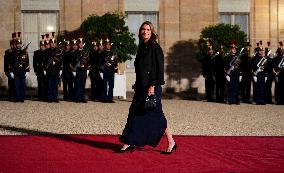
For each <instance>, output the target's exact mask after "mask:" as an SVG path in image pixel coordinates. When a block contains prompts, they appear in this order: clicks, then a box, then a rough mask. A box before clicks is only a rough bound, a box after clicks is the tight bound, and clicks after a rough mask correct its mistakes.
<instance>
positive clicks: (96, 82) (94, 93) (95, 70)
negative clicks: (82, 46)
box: [89, 38, 103, 101]
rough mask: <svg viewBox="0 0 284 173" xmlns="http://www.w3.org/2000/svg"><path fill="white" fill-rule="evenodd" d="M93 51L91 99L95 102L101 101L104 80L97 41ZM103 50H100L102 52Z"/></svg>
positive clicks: (91, 53)
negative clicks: (101, 73)
mask: <svg viewBox="0 0 284 173" xmlns="http://www.w3.org/2000/svg"><path fill="white" fill-rule="evenodd" d="M92 44H93V49H92V51H91V52H90V56H89V57H90V58H89V59H90V61H89V63H90V74H89V76H90V80H91V99H92V100H93V101H97V100H101V99H102V98H101V92H100V91H101V88H102V78H101V76H100V72H99V47H98V44H100V43H97V41H96V39H95V38H94V41H93V43H92ZM102 51H103V49H101V50H100V52H102Z"/></svg>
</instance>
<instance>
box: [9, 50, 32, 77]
mask: <svg viewBox="0 0 284 173" xmlns="http://www.w3.org/2000/svg"><path fill="white" fill-rule="evenodd" d="M11 64H12V71H13V72H14V74H19V73H21V74H23V73H26V72H29V71H30V66H29V56H28V54H27V52H25V51H24V50H21V49H15V50H14V51H13V53H12V63H11Z"/></svg>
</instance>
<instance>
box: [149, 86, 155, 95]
mask: <svg viewBox="0 0 284 173" xmlns="http://www.w3.org/2000/svg"><path fill="white" fill-rule="evenodd" d="M154 93H155V86H150V87H149V89H148V96H150V95H153V94H154Z"/></svg>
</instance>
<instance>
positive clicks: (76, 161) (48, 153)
mask: <svg viewBox="0 0 284 173" xmlns="http://www.w3.org/2000/svg"><path fill="white" fill-rule="evenodd" d="M175 139H176V142H177V144H178V148H177V152H175V153H173V154H172V155H161V154H160V151H162V150H164V149H165V148H166V138H163V139H162V141H161V143H160V145H159V146H158V147H157V148H154V149H153V148H151V147H146V148H144V149H142V148H141V149H139V150H136V151H134V152H133V153H123V154H119V153H115V152H114V151H116V150H117V149H119V148H120V147H121V144H120V143H119V141H118V136H114V135H113V136H112V135H51V134H47V135H45V136H42V135H40V136H34V135H29V136H0V172H1V173H14V172H17V173H19V172H28V173H45V172H52V173H54V172H74V173H75V172H76V173H84V172H171V173H175V172H224V173H229V172H230V173H233V172H234V173H238V172H250V173H251V172H265V173H267V172H269V173H270V172H284V137H206V136H175Z"/></svg>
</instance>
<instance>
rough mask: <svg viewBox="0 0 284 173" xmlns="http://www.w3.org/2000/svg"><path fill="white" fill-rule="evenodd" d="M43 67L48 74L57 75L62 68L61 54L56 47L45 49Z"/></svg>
mask: <svg viewBox="0 0 284 173" xmlns="http://www.w3.org/2000/svg"><path fill="white" fill-rule="evenodd" d="M44 61H45V63H44V64H45V69H46V73H47V74H48V75H56V76H58V75H59V71H60V70H62V55H61V51H60V50H59V49H58V48H49V49H45V58H44Z"/></svg>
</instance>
